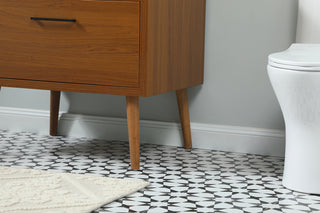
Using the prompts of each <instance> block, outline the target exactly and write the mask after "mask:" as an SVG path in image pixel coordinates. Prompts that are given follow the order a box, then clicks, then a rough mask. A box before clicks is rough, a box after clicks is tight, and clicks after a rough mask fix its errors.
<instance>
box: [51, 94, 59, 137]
mask: <svg viewBox="0 0 320 213" xmlns="http://www.w3.org/2000/svg"><path fill="white" fill-rule="evenodd" d="M60 94H61V92H60V91H51V94H50V135H52V136H56V135H57V132H58V118H59V106H60Z"/></svg>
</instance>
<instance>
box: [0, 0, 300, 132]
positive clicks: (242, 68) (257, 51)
mask: <svg viewBox="0 0 320 213" xmlns="http://www.w3.org/2000/svg"><path fill="white" fill-rule="evenodd" d="M297 5H298V3H297V0H281V1H279V0H207V29H206V31H207V32H206V58H205V84H204V85H203V86H198V87H194V88H191V89H189V99H190V113H191V121H192V122H197V123H209V124H220V125H235V126H246V127H257V128H268V129H283V128H284V123H283V118H282V115H281V111H280V108H279V105H278V103H277V100H276V98H275V96H274V93H273V91H272V88H271V85H270V83H269V80H268V76H267V72H266V65H267V56H268V54H269V53H272V52H275V51H280V50H283V49H285V48H287V47H288V46H289V45H290V43H292V42H293V41H294V38H295V29H296V19H297V18H296V16H297ZM0 106H6V107H19V108H31V109H44V110H47V109H49V92H48V91H39V90H23V89H15V88H3V90H2V91H1V93H0ZM125 109H126V108H125V98H124V97H119V96H109V95H96V94H80V93H78V94H76V93H63V98H62V106H61V110H64V111H69V112H70V113H79V114H89V115H101V116H112V117H125V115H126V112H125ZM141 118H142V119H146V120H159V121H178V119H179V117H178V108H177V105H176V100H175V94H174V93H168V94H164V95H159V96H155V97H151V98H142V99H141Z"/></svg>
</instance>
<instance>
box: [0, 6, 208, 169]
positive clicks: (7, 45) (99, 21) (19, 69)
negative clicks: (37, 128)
mask: <svg viewBox="0 0 320 213" xmlns="http://www.w3.org/2000/svg"><path fill="white" fill-rule="evenodd" d="M205 4H206V1H205V0H2V1H0V86H5V87H20V88H33V89H44V90H51V113H50V116H51V118H50V134H51V135H56V134H57V125H58V112H59V102H60V91H71V92H84V93H101V94H113V95H123V96H126V100H127V118H128V128H129V144H130V155H131V167H132V169H138V168H139V97H147V96H153V95H157V94H161V93H165V92H170V91H176V93H177V100H178V105H179V110H180V118H181V123H182V129H183V136H184V141H185V147H186V148H191V146H192V143H191V133H190V121H189V110H188V99H187V88H188V87H192V86H196V85H200V84H202V83H203V69H204V33H205Z"/></svg>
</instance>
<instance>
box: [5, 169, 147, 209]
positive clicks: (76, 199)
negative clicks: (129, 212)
mask: <svg viewBox="0 0 320 213" xmlns="http://www.w3.org/2000/svg"><path fill="white" fill-rule="evenodd" d="M147 185H148V183H147V182H145V181H139V180H124V179H114V178H105V177H98V176H93V175H79V174H68V173H57V172H47V171H40V170H32V169H20V168H11V167H0V212H1V213H27V212H28V213H30V212H32V213H40V212H41V213H87V212H91V211H92V210H95V209H97V208H99V207H100V206H103V205H105V204H107V203H109V202H111V201H114V200H116V199H119V198H121V197H124V196H126V195H129V194H131V193H133V192H136V191H138V190H140V189H142V188H144V187H146V186H147Z"/></svg>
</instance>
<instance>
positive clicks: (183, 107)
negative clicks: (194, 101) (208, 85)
mask: <svg viewBox="0 0 320 213" xmlns="http://www.w3.org/2000/svg"><path fill="white" fill-rule="evenodd" d="M176 94H177V101H178V106H179V114H180V121H181V127H182V131H183V138H184V147H185V148H186V149H191V148H192V139H191V129H190V117H189V105H188V93H187V89H182V90H177V91H176Z"/></svg>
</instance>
